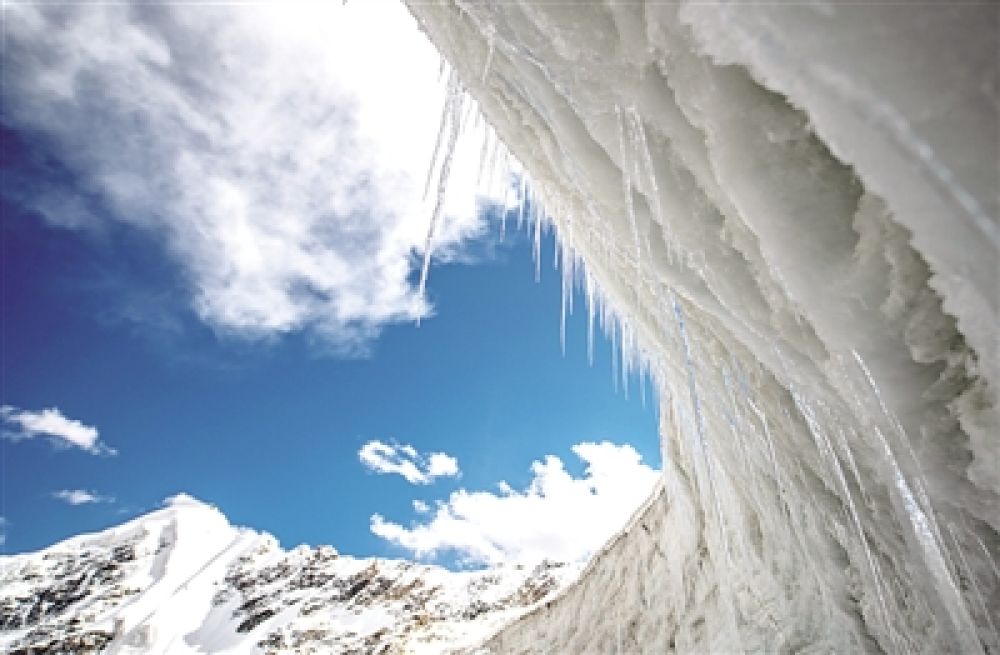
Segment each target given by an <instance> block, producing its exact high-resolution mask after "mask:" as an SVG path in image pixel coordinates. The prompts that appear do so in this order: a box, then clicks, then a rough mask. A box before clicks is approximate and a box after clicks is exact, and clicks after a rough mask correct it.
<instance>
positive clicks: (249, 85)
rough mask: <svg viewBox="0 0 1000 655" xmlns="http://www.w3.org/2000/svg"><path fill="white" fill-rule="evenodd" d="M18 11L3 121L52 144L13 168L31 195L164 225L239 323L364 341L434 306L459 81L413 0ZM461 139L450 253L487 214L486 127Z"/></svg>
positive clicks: (61, 209)
mask: <svg viewBox="0 0 1000 655" xmlns="http://www.w3.org/2000/svg"><path fill="white" fill-rule="evenodd" d="M4 19H5V22H6V23H7V41H6V47H5V53H4V56H5V71H6V74H7V77H6V78H5V87H4V96H3V100H4V103H3V113H2V120H3V123H4V124H5V125H6V126H7V127H8V128H11V129H14V130H16V131H18V132H19V133H22V134H27V135H31V137H32V139H31V144H32V146H33V147H35V148H37V149H38V150H39V151H40V152H39V153H36V155H35V156H34V157H29V158H24V159H25V161H29V160H30V161H35V162H36V165H35V166H34V168H31V167H30V166H29V167H28V168H25V169H24V170H22V169H20V168H16V167H15V169H12V171H11V172H10V174H11V176H13V177H12V178H11V179H12V183H11V184H9V185H7V189H6V193H8V194H9V195H11V196H13V197H12V199H13V200H14V201H15V202H18V203H20V204H21V205H24V206H27V207H29V208H31V209H33V210H34V211H36V212H38V213H40V214H41V215H42V216H43V217H44V218H45V220H46V221H47V222H48V223H49V224H51V225H54V226H60V227H63V228H68V229H100V228H103V227H106V226H107V225H113V224H116V223H125V224H128V225H130V226H133V227H135V228H138V229H140V230H143V231H145V232H146V233H149V234H152V235H154V236H155V237H156V238H157V239H158V241H159V243H161V244H162V245H163V247H164V248H165V250H166V252H168V253H169V254H170V256H171V257H172V259H173V260H174V261H175V262H176V264H177V265H178V266H179V267H180V269H181V270H182V272H183V274H184V277H185V278H186V280H187V281H188V287H189V289H190V291H191V304H192V307H193V308H194V309H195V311H196V312H197V314H198V315H199V316H200V318H201V319H202V320H204V321H205V322H207V323H208V324H210V325H212V326H214V327H215V328H217V329H219V330H220V331H224V332H227V333H236V334H240V335H247V336H257V337H268V336H273V335H280V334H284V333H288V332H290V331H296V330H306V331H309V332H310V333H312V334H313V335H316V336H319V337H321V338H322V340H323V341H324V342H325V343H327V344H328V345H330V346H331V347H332V348H333V349H334V350H336V351H337V352H341V353H344V354H361V353H363V352H364V351H365V350H366V348H367V347H368V345H369V344H370V342H371V340H372V339H373V338H374V337H375V336H376V335H377V334H378V333H379V331H380V330H381V328H382V327H383V326H385V325H387V324H390V323H393V322H399V321H410V320H413V319H415V318H417V317H422V316H427V315H428V314H429V313H430V312H431V308H430V307H429V306H428V305H427V304H426V302H425V300H424V299H423V298H421V297H419V296H418V295H417V293H416V290H415V288H414V285H413V284H412V273H413V271H414V268H415V264H416V257H415V255H419V251H420V250H421V249H422V244H423V239H424V236H425V232H426V228H427V223H428V218H429V214H430V203H431V202H432V201H433V199H434V198H433V196H434V194H433V193H432V194H430V197H429V198H427V199H424V197H423V196H424V194H423V183H424V176H425V173H426V169H427V166H428V161H429V159H430V155H431V153H432V152H433V139H434V138H435V135H436V134H437V131H438V130H437V126H438V120H439V114H440V110H441V105H442V101H443V84H442V83H441V82H440V81H439V80H438V62H439V58H438V55H437V53H436V52H435V50H434V49H433V47H432V46H431V45H430V44H429V43H428V42H427V41H426V39H425V38H424V36H423V35H422V34H420V32H419V31H418V30H417V28H416V25H415V23H414V21H413V19H412V18H411V17H410V15H409V14H408V12H407V11H406V9H405V7H404V6H403V5H402V4H401V3H397V2H353V3H349V4H347V6H341V3H335V2H331V3H301V4H296V5H295V6H285V5H281V4H275V3H263V4H253V5H252V6H251V5H245V6H240V7H221V6H216V5H203V6H194V5H191V4H184V5H183V6H177V7H173V6H171V5H170V4H169V3H168V4H154V5H150V4H132V5H130V4H128V3H124V4H122V3H98V4H96V5H95V4H88V5H86V6H79V5H77V6H74V5H73V4H72V3H69V4H67V3H63V4H61V5H58V6H46V5H44V4H32V3H19V4H16V5H11V6H9V7H6V8H5V11H4ZM436 91H437V92H436ZM458 156H459V158H460V160H461V161H460V162H456V164H455V165H454V166H452V171H453V172H454V173H453V181H452V184H451V185H450V190H449V195H448V201H447V205H446V216H445V217H444V221H443V222H442V223H441V224H440V225H439V229H438V234H437V236H436V239H435V241H436V245H437V249H436V252H439V253H441V254H442V256H443V257H447V256H449V253H450V254H451V256H454V255H455V253H456V252H460V251H461V249H462V244H464V243H467V242H468V240H469V239H470V238H472V237H475V236H476V235H478V234H480V233H481V231H482V228H483V224H482V219H481V217H480V216H479V215H478V212H477V207H476V187H477V185H476V176H477V172H478V170H479V166H478V159H479V139H478V137H476V136H471V137H470V138H469V139H468V141H467V142H466V143H465V145H463V146H462V148H461V152H459V153H458ZM39 161H42V162H46V163H45V164H37V162H39ZM22 164H24V162H19V163H18V166H21V165H22ZM24 165H25V166H28V165H27V164H24ZM55 168H58V170H60V171H63V172H64V173H62V174H61V175H59V176H54V175H53V174H52V173H51V171H52V170H53V169H55ZM66 173H68V175H67V174H66ZM67 177H68V178H69V179H70V180H72V182H73V183H72V185H70V184H68V183H67ZM57 178H58V179H57Z"/></svg>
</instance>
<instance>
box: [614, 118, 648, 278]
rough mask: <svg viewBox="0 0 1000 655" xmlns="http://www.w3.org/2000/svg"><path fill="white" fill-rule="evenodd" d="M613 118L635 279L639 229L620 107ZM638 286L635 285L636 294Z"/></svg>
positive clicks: (639, 255)
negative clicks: (615, 121)
mask: <svg viewBox="0 0 1000 655" xmlns="http://www.w3.org/2000/svg"><path fill="white" fill-rule="evenodd" d="M615 117H616V118H617V123H618V148H619V152H620V154H621V168H622V193H623V194H624V196H625V213H626V214H627V215H628V220H629V226H630V227H631V228H632V238H633V240H634V241H635V268H636V277H638V276H639V274H640V271H641V270H642V247H641V246H640V242H639V228H638V225H637V223H636V219H635V206H634V204H633V202H632V179H631V176H630V175H629V165H628V159H629V158H628V152H627V150H626V148H625V119H624V118H623V117H622V111H621V107H619V106H618V105H615ZM638 286H639V285H636V293H638V291H639V288H638Z"/></svg>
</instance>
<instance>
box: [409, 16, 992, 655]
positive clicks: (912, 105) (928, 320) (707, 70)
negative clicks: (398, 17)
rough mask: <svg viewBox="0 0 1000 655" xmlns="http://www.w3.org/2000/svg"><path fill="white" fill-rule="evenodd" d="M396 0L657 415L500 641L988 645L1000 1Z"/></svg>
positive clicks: (543, 648) (496, 640) (589, 647)
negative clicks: (621, 475) (656, 473)
mask: <svg viewBox="0 0 1000 655" xmlns="http://www.w3.org/2000/svg"><path fill="white" fill-rule="evenodd" d="M406 3H407V6H408V8H409V9H410V11H411V13H412V14H413V15H414V17H415V18H416V19H417V21H418V23H419V25H420V27H421V29H422V30H423V31H424V32H425V33H426V34H427V36H428V37H429V38H430V40H431V41H432V42H433V43H434V44H435V45H436V46H437V48H438V49H439V51H440V52H441V54H442V57H443V59H444V61H445V62H447V65H448V67H449V68H450V71H451V73H450V74H451V75H452V82H451V84H450V87H451V94H450V96H449V100H448V103H447V105H446V110H445V114H446V115H445V118H444V120H443V121H442V132H444V131H445V130H444V126H445V124H446V123H448V121H450V123H449V124H450V126H451V133H450V134H449V137H448V143H453V141H454V139H455V137H454V133H455V132H456V131H460V130H461V122H460V121H461V118H462V117H461V115H460V114H461V113H462V112H463V111H464V110H463V107H466V110H467V107H468V105H469V103H473V102H474V104H475V105H476V106H477V107H478V110H479V111H480V112H481V114H482V116H483V117H484V118H485V119H486V121H487V122H488V123H489V125H491V126H492V128H493V130H495V133H496V136H497V138H498V139H499V141H500V142H501V143H502V148H503V149H506V152H507V153H509V155H510V157H511V158H512V159H513V160H515V161H516V162H518V163H519V164H520V165H521V166H523V172H524V175H525V176H526V177H527V178H528V180H529V188H530V189H531V192H530V193H531V195H532V196H533V197H534V198H535V199H537V201H538V203H540V204H541V205H542V206H544V216H545V217H546V219H547V220H548V221H549V222H550V223H551V225H552V226H553V228H554V229H555V230H556V232H557V235H558V237H559V242H560V244H561V246H560V247H561V256H560V262H561V266H562V274H563V280H564V288H570V291H569V292H568V297H569V299H572V291H571V287H572V286H573V285H579V286H582V287H583V288H584V291H585V294H586V297H587V301H588V308H587V311H588V312H589V314H590V317H591V321H593V317H594V315H595V314H596V315H598V316H599V317H601V319H602V321H603V324H604V327H605V329H607V330H608V331H609V332H610V334H611V336H612V338H614V339H615V340H616V342H617V343H618V344H619V346H620V348H621V359H620V368H621V371H622V373H623V375H626V376H627V373H628V372H629V371H635V370H640V371H643V372H645V373H648V375H649V376H650V377H651V378H652V379H653V381H654V383H655V386H656V390H657V394H658V397H659V405H660V408H661V444H662V455H663V480H662V484H661V486H660V487H659V488H658V489H657V491H656V492H655V493H654V495H653V497H652V498H651V499H650V500H649V501H648V503H647V504H646V505H645V506H644V508H643V509H642V510H641V511H640V512H639V514H637V515H636V516H634V517H633V519H632V520H631V521H630V522H629V524H628V526H627V528H626V529H625V530H624V531H623V532H622V533H621V534H619V535H618V536H617V537H615V539H613V540H612V541H611V542H610V543H609V544H608V545H607V546H606V548H605V549H604V550H603V551H602V552H601V553H599V554H598V555H597V556H595V557H594V558H593V560H592V561H591V562H590V564H589V565H588V567H587V569H586V570H585V572H584V573H583V575H582V576H581V578H580V579H579V581H578V582H577V583H575V584H574V585H572V586H570V587H569V588H568V589H566V590H565V591H564V592H563V593H562V594H561V595H560V596H559V597H558V598H556V599H555V600H552V601H549V602H546V603H545V604H544V605H542V606H539V607H538V608H537V609H535V610H534V611H532V612H531V613H529V614H527V615H526V616H524V617H523V618H521V619H519V620H517V621H515V622H514V623H513V624H511V625H510V626H508V627H506V628H504V629H503V630H501V631H499V632H498V633H497V634H496V635H495V636H494V637H492V638H491V639H490V640H488V641H487V642H486V643H485V644H484V646H483V650H484V652H495V653H540V652H573V653H592V652H593V653H596V652H601V653H607V652H664V651H667V652H674V651H676V652H744V651H753V652H760V651H764V652H790V651H805V652H880V651H884V652H894V653H895V652H928V653H939V652H962V653H975V652H992V653H998V652H1000V634H998V627H1000V568H998V561H1000V418H998V405H997V384H998V383H1000V365H998V350H1000V348H998V343H1000V338H998V331H997V325H998V318H1000V316H998V314H1000V253H998V250H1000V221H998V218H997V216H998V204H1000V203H998V195H997V191H996V189H997V184H998V182H997V180H998V150H997V143H998V137H1000V129H998V112H1000V101H998V94H1000V74H998V69H1000V66H998V58H997V44H998V43H1000V40H998V26H1000V20H998V18H1000V17H998V13H997V12H998V8H997V6H996V5H995V4H977V3H961V4H948V3H940V4H933V3H919V4H913V5H905V4H900V3H870V4H869V3H838V2H829V1H826V0H815V1H813V2H803V3H703V2H687V1H684V0H681V1H679V2H669V3H664V2H653V1H649V2H642V1H639V2H628V3H623V2H614V1H603V2H588V3H566V2H558V3H549V2H538V1H537V0H507V1H505V2H472V1H465V0H406ZM456 98H459V99H456ZM449 114H450V118H449ZM484 150H485V148H484ZM444 162H445V164H443V165H442V169H443V175H442V176H441V177H442V179H444V181H445V182H446V179H445V178H446V177H447V166H446V164H447V153H446V154H445V155H444ZM439 192H440V188H439ZM522 202H523V194H522ZM537 226H538V223H536V234H537V229H538V228H537ZM433 228H434V226H433V220H432V221H431V230H430V232H429V236H428V244H430V235H432V234H433ZM421 284H423V281H422V283H421ZM566 304H567V301H566V300H564V311H565V305H566Z"/></svg>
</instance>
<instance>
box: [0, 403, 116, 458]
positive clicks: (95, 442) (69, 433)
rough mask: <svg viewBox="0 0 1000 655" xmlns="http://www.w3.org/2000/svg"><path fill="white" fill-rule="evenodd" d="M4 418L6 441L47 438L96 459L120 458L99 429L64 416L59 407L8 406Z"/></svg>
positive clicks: (0, 415)
mask: <svg viewBox="0 0 1000 655" xmlns="http://www.w3.org/2000/svg"><path fill="white" fill-rule="evenodd" d="M0 418H2V419H3V424H4V429H3V433H2V434H3V437H4V438H5V439H10V440H12V441H20V440H22V439H33V438H35V437H44V438H47V439H49V440H51V441H52V442H53V443H54V444H56V446H57V447H63V448H68V447H73V448H80V449H82V450H85V451H87V452H88V453H91V454H94V455H117V454H118V452H117V451H116V450H115V449H114V448H110V447H109V446H107V445H106V444H104V443H103V442H101V440H100V433H99V432H98V431H97V428H95V427H93V426H90V425H85V424H83V423H81V422H80V421H78V420H76V419H71V418H67V417H65V416H63V413H62V412H61V411H60V410H59V409H58V408H56V407H49V408H46V409H42V410H40V411H31V410H27V409H19V408H17V407H12V406H10V405H4V406H2V407H0Z"/></svg>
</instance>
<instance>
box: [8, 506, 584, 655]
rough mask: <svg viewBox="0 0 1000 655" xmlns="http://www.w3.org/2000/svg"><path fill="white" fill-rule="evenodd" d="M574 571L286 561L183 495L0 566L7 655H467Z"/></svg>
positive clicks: (333, 555)
mask: <svg viewBox="0 0 1000 655" xmlns="http://www.w3.org/2000/svg"><path fill="white" fill-rule="evenodd" d="M578 571H579V568H578V567H577V566H576V565H562V564H556V563H552V562H541V563H538V564H537V565H535V566H514V565H512V566H501V567H494V568H490V569H484V570H480V571H462V572H453V571H448V570H446V569H443V568H441V567H437V566H427V565H421V564H415V563H413V562H407V561H403V560H385V559H374V558H369V559H358V558H354V557H349V556H346V555H339V554H338V553H337V551H336V550H334V549H333V548H331V547H329V546H320V547H319V548H309V547H306V546H300V547H298V548H295V549H294V550H291V551H285V550H282V549H281V548H280V547H279V546H278V543H277V541H275V539H274V537H272V536H270V535H268V534H263V533H259V532H255V531H253V530H249V529H246V528H236V527H233V526H232V525H230V524H229V522H228V521H227V520H226V518H225V517H224V516H223V515H222V514H221V513H219V512H218V511H217V510H216V509H214V508H212V507H209V506H208V505H205V504H203V503H201V502H199V501H197V500H195V499H193V498H190V497H188V496H183V495H182V496H178V497H176V498H174V499H173V500H172V501H170V503H169V504H168V506H167V507H165V508H164V509H161V510H158V511H155V512H152V513H151V514H147V515H145V516H141V517H139V518H137V519H134V520H132V521H129V522H127V523H124V524H122V525H120V526H117V527H114V528H111V529H109V530H105V531H103V532H100V533H97V534H91V535H81V536H78V537H74V538H72V539H68V540H66V541H64V542H62V543H58V544H55V545H54V546H51V547H49V548H46V549H45V550H42V551H40V552H37V553H27V554H23V555H13V556H7V557H3V556H0V652H3V653H7V654H8V655H64V654H67V653H74V654H76V655H81V654H83V653H105V654H107V655H138V654H140V653H141V654H143V655H155V654H163V655H167V654H169V655H185V654H188V653H191V654H193V653H218V654H224V653H233V654H238V655H251V654H253V653H269V654H274V655H277V654H280V653H289V654H291V653H298V654H303V655H304V654H307V653H312V654H317V655H318V654H320V653H385V654H391V653H411V654H414V655H416V654H419V653H428V654H430V653H435V654H438V653H446V652H452V651H456V650H458V651H468V650H470V649H471V648H473V647H475V646H476V645H477V644H478V643H480V642H481V641H482V640H483V639H484V638H485V637H486V636H488V635H489V634H491V633H492V632H494V631H495V630H496V629H497V628H498V627H499V626H500V625H502V624H504V623H507V622H509V621H510V620H511V619H513V618H516V617H517V616H519V615H521V614H523V613H524V612H525V611H527V610H528V609H530V608H531V607H533V606H534V605H536V604H538V603H539V602H544V600H545V599H546V598H547V597H548V596H550V595H551V594H552V593H553V592H554V591H556V590H558V589H559V588H561V587H563V586H565V584H566V583H567V582H568V581H569V580H571V579H573V578H574V577H575V576H576V574H577V573H578Z"/></svg>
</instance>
